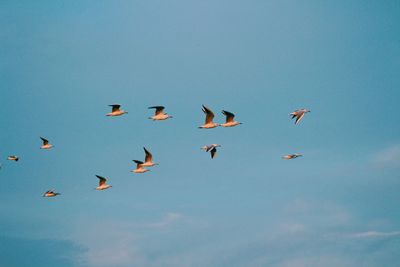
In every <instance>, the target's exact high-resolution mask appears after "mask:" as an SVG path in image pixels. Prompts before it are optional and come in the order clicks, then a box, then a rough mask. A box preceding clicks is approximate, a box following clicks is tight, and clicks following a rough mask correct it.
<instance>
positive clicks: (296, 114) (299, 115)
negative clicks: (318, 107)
mask: <svg viewBox="0 0 400 267" xmlns="http://www.w3.org/2000/svg"><path fill="white" fill-rule="evenodd" d="M307 112H310V110H308V109H305V108H302V109H298V110H295V111H293V112H292V113H290V114H289V115H291V116H292V119H294V118H296V120H295V122H294V124H298V123H299V122H300V121H301V119H302V118H303V117H304V115H305V114H306V113H307Z"/></svg>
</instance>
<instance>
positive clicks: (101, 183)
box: [95, 175, 112, 190]
mask: <svg viewBox="0 0 400 267" xmlns="http://www.w3.org/2000/svg"><path fill="white" fill-rule="evenodd" d="M96 177H97V178H99V186H98V187H96V188H95V189H96V190H105V189H107V188H110V187H112V186H111V185H108V184H106V181H107V179H106V178H104V177H102V176H100V175H96Z"/></svg>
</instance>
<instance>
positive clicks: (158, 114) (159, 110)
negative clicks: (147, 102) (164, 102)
mask: <svg viewBox="0 0 400 267" xmlns="http://www.w3.org/2000/svg"><path fill="white" fill-rule="evenodd" d="M153 108H154V109H155V110H156V111H155V113H154V116H152V117H149V119H151V120H153V121H163V120H166V119H169V118H173V117H172V116H171V115H168V114H167V113H165V112H164V109H165V107H163V106H153V107H149V109H153Z"/></svg>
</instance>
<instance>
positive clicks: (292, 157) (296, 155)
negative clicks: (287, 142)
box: [282, 154, 303, 159]
mask: <svg viewBox="0 0 400 267" xmlns="http://www.w3.org/2000/svg"><path fill="white" fill-rule="evenodd" d="M302 156H303V155H301V154H289V155H286V156H283V157H282V158H283V159H295V158H298V157H302Z"/></svg>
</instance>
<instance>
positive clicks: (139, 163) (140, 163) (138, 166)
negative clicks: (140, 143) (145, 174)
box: [133, 159, 143, 169]
mask: <svg viewBox="0 0 400 267" xmlns="http://www.w3.org/2000/svg"><path fill="white" fill-rule="evenodd" d="M133 161H134V162H135V163H136V169H140V168H141V167H142V164H143V161H140V160H136V159H134V160H133Z"/></svg>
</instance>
